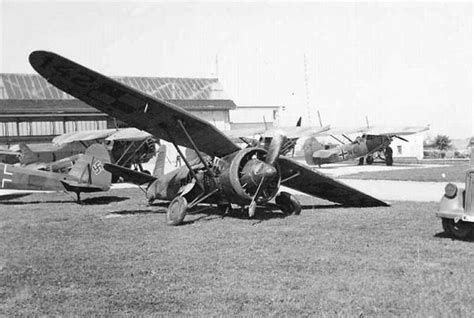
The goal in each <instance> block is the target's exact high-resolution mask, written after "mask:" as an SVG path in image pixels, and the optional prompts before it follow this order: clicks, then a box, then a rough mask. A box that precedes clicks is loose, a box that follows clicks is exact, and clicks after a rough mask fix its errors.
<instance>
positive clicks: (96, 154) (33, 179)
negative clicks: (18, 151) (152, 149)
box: [0, 144, 112, 202]
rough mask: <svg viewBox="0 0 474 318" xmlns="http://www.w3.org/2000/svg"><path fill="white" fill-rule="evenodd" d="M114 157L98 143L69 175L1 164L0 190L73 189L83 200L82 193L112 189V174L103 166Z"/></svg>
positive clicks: (89, 149)
mask: <svg viewBox="0 0 474 318" xmlns="http://www.w3.org/2000/svg"><path fill="white" fill-rule="evenodd" d="M109 162H110V156H109V153H108V152H107V150H106V149H105V147H104V146H103V145H100V144H94V145H91V146H90V147H89V148H87V150H86V152H85V153H84V154H83V155H80V157H79V158H78V159H77V160H76V162H75V163H74V165H73V167H72V168H71V169H70V170H69V172H68V173H67V174H64V173H54V172H47V171H40V170H32V169H28V168H22V167H16V166H12V165H8V164H3V163H0V189H14V190H43V191H64V190H66V191H70V192H74V193H76V195H77V201H78V202H80V193H81V192H98V191H107V190H109V189H110V184H111V178H112V176H111V174H110V173H109V172H108V171H106V170H105V169H104V167H103V165H104V164H105V163H109Z"/></svg>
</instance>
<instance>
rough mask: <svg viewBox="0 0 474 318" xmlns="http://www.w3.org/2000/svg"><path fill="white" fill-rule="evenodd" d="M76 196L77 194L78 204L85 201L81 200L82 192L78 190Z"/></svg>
mask: <svg viewBox="0 0 474 318" xmlns="http://www.w3.org/2000/svg"><path fill="white" fill-rule="evenodd" d="M76 196H77V200H76V202H77V203H78V204H82V203H83V202H82V201H81V193H80V192H76Z"/></svg>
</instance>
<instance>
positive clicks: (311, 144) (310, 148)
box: [303, 137, 324, 165]
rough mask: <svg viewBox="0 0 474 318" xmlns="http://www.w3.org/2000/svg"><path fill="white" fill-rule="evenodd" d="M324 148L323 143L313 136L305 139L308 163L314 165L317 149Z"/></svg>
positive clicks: (305, 156) (305, 155)
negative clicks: (314, 155)
mask: <svg viewBox="0 0 474 318" xmlns="http://www.w3.org/2000/svg"><path fill="white" fill-rule="evenodd" d="M322 149H324V147H323V144H321V143H320V142H319V141H318V140H317V139H316V138H314V137H311V138H308V139H306V140H305V142H304V145H303V150H304V158H305V161H306V163H307V164H309V165H313V164H314V161H313V154H314V152H315V151H318V150H322Z"/></svg>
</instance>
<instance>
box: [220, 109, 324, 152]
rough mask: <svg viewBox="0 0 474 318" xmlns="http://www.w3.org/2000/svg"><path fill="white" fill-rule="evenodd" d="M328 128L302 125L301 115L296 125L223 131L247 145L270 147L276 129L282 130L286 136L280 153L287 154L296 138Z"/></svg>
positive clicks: (318, 132)
mask: <svg viewBox="0 0 474 318" xmlns="http://www.w3.org/2000/svg"><path fill="white" fill-rule="evenodd" d="M329 129H330V126H329V125H328V126H323V127H302V126H301V117H300V118H299V119H298V121H297V123H296V126H283V127H271V128H263V127H262V128H242V129H234V130H228V131H224V134H225V135H226V136H227V137H229V138H231V139H232V140H234V139H239V140H241V141H243V142H244V143H246V144H247V145H248V146H257V145H261V146H263V147H264V148H266V149H268V148H269V147H270V144H271V141H272V139H273V136H274V135H275V133H276V132H277V131H281V132H283V134H284V135H285V136H286V139H287V140H286V142H285V144H284V145H283V146H282V149H281V151H280V154H287V153H289V152H290V151H292V150H293V152H294V149H295V146H296V143H297V141H298V139H300V138H303V139H306V138H311V137H315V136H317V135H318V134H320V133H322V132H326V131H328V130H329Z"/></svg>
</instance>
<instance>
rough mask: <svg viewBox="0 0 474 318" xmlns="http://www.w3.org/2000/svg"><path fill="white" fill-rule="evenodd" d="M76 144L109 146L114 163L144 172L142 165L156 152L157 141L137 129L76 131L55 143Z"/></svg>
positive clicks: (61, 144) (54, 140) (60, 137)
mask: <svg viewBox="0 0 474 318" xmlns="http://www.w3.org/2000/svg"><path fill="white" fill-rule="evenodd" d="M75 142H79V143H82V144H84V145H89V144H91V142H101V143H105V144H107V148H108V149H109V151H110V155H111V160H112V162H113V163H115V164H117V165H120V166H124V167H131V166H134V167H135V168H137V170H140V171H143V167H142V163H146V162H148V161H149V160H150V159H151V158H152V157H153V156H154V155H155V152H156V149H155V142H156V140H155V139H154V138H153V136H152V135H150V134H149V133H147V132H145V131H141V130H138V129H136V128H119V129H100V130H89V131H87V130H86V131H75V132H71V133H67V134H64V135H60V136H57V137H55V138H54V139H53V143H54V144H56V145H58V146H63V145H67V144H72V143H75Z"/></svg>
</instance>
